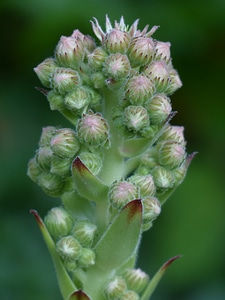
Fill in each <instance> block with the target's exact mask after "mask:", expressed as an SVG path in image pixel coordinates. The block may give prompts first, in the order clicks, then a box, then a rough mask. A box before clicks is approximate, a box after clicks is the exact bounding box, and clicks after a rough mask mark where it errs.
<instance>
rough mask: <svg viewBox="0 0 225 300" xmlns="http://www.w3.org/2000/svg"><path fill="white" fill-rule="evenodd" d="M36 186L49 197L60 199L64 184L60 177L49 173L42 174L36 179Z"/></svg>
mask: <svg viewBox="0 0 225 300" xmlns="http://www.w3.org/2000/svg"><path fill="white" fill-rule="evenodd" d="M38 184H39V185H40V187H41V188H42V189H43V191H44V192H45V193H46V194H47V195H49V196H51V197H60V196H61V195H62V194H63V192H64V190H63V188H64V184H65V182H64V181H63V180H62V177H61V176H59V175H57V174H52V173H50V172H42V173H41V174H40V176H39V178H38Z"/></svg>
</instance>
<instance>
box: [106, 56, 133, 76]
mask: <svg viewBox="0 0 225 300" xmlns="http://www.w3.org/2000/svg"><path fill="white" fill-rule="evenodd" d="M104 72H105V74H106V75H107V76H109V77H111V78H113V79H115V80H119V79H123V78H126V77H127V75H128V74H129V72H130V62H129V59H128V58H127V56H126V55H123V54H121V53H115V54H111V55H109V56H108V57H107V58H106V61H105V64H104Z"/></svg>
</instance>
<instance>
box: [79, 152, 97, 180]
mask: <svg viewBox="0 0 225 300" xmlns="http://www.w3.org/2000/svg"><path fill="white" fill-rule="evenodd" d="M79 158H80V160H81V161H82V162H83V164H84V165H85V166H86V167H87V168H88V169H89V170H90V171H91V173H92V174H94V175H97V174H98V173H99V172H100V170H101V168H102V159H101V157H100V156H99V155H98V154H96V153H91V152H82V153H80V154H79Z"/></svg>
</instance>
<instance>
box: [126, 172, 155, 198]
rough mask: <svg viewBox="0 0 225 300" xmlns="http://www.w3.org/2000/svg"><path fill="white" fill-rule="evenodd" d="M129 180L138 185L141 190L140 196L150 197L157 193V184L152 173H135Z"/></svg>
mask: <svg viewBox="0 0 225 300" xmlns="http://www.w3.org/2000/svg"><path fill="white" fill-rule="evenodd" d="M129 181H130V182H131V183H133V184H135V185H136V186H138V188H139V190H140V197H141V198H144V197H148V196H153V195H154V194H155V190H156V189H155V184H154V180H153V177H152V175H150V174H148V175H145V176H143V175H138V174H135V175H133V176H131V177H129Z"/></svg>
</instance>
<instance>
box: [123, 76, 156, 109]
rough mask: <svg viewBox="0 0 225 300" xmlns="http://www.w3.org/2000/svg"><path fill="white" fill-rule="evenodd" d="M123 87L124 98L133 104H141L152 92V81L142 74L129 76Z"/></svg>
mask: <svg viewBox="0 0 225 300" xmlns="http://www.w3.org/2000/svg"><path fill="white" fill-rule="evenodd" d="M124 89H125V96H126V98H127V99H128V100H129V101H130V102H131V104H133V105H143V104H144V103H145V102H146V101H147V100H148V99H150V98H151V97H152V94H153V93H154V85H153V83H152V81H151V80H150V79H149V78H148V77H147V76H145V75H143V74H140V75H136V76H133V77H130V78H129V79H128V81H127V83H126V85H125V88H124Z"/></svg>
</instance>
